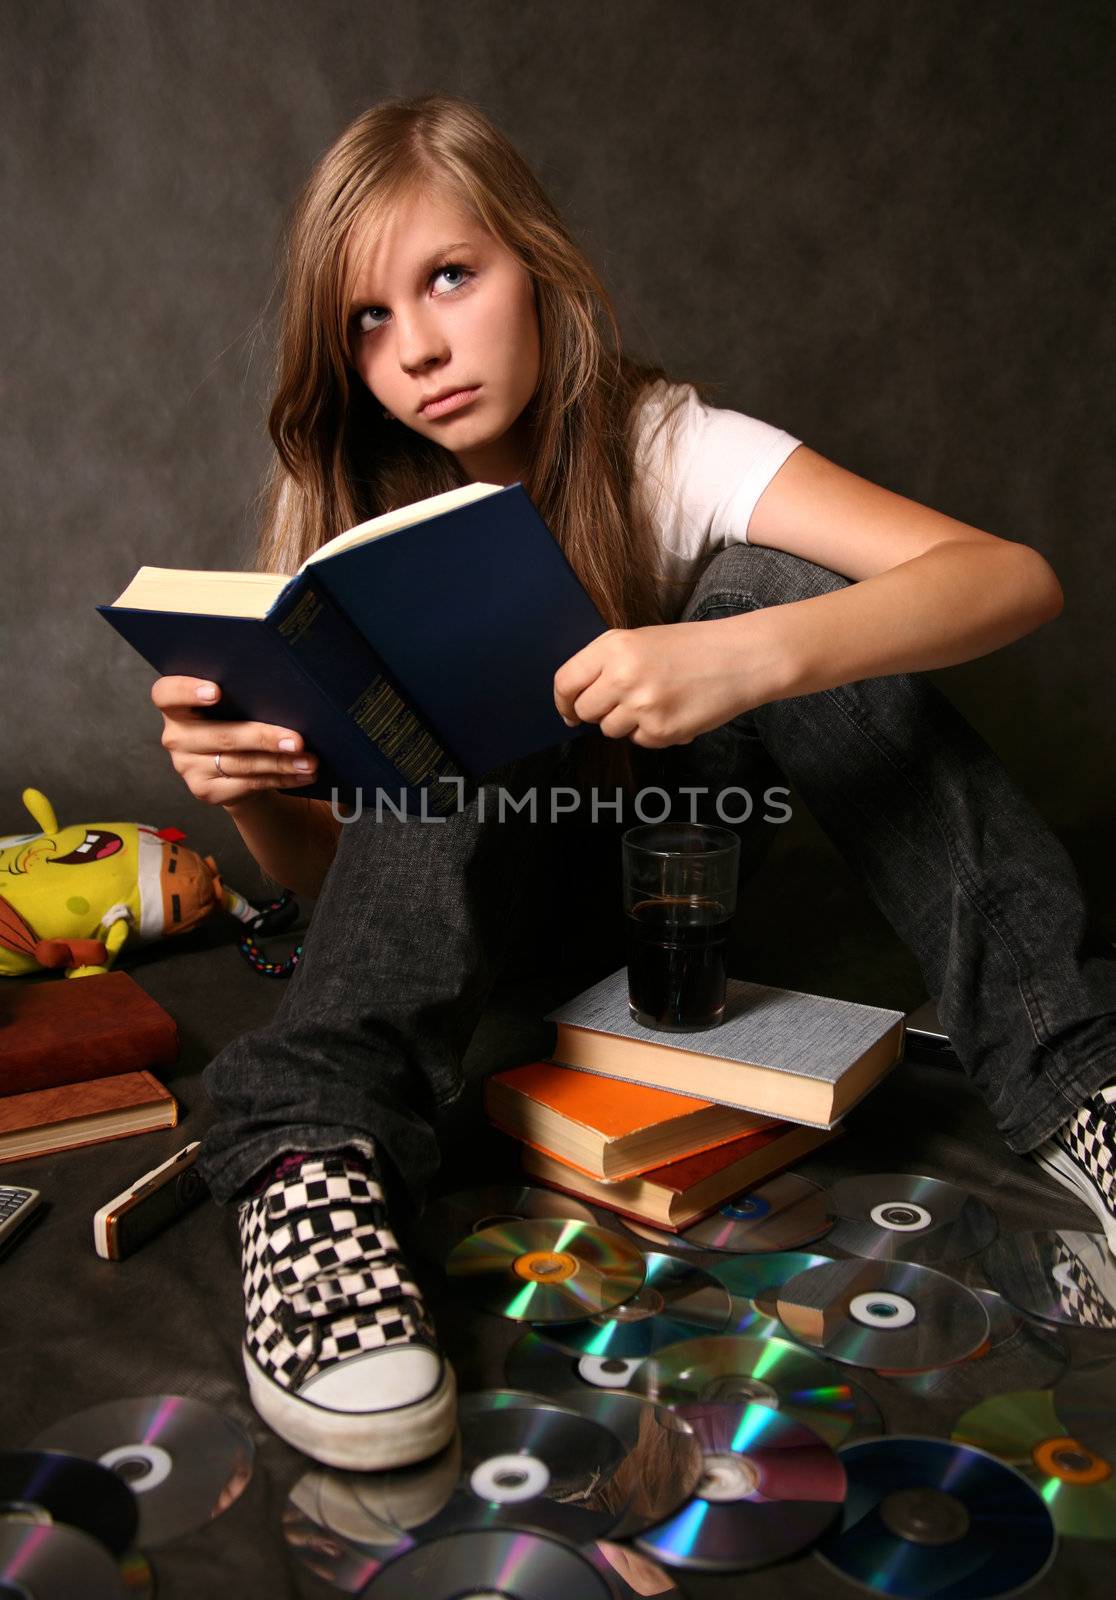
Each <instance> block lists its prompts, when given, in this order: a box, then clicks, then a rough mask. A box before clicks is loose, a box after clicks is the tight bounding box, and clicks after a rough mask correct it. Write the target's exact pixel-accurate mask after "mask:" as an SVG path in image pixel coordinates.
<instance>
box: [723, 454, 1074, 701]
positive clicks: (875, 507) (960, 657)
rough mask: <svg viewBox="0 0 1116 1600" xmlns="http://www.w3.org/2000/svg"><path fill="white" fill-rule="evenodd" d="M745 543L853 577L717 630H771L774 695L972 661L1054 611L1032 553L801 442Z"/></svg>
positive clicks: (1049, 586)
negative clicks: (779, 668)
mask: <svg viewBox="0 0 1116 1600" xmlns="http://www.w3.org/2000/svg"><path fill="white" fill-rule="evenodd" d="M748 539H749V542H750V543H752V544H763V545H768V546H771V547H772V548H774V549H780V550H787V551H790V553H791V554H792V555H799V556H803V557H804V558H805V559H806V560H809V561H814V562H817V563H819V564H820V565H822V566H825V567H829V568H830V569H831V570H832V571H834V572H840V573H843V574H844V575H845V576H846V577H849V578H852V579H853V580H854V582H853V583H852V584H851V585H850V586H849V587H848V588H846V589H841V590H838V591H836V592H834V593H830V594H824V595H817V596H815V597H813V598H812V599H809V600H797V601H794V602H793V603H791V604H789V605H784V606H778V607H774V608H771V609H769V610H766V611H763V612H756V613H749V614H745V615H743V616H739V617H730V618H725V619H723V621H722V622H721V623H720V624H719V626H721V627H722V628H723V629H724V631H725V633H726V634H729V633H736V634H737V635H739V636H740V637H741V638H743V637H744V636H745V635H753V636H754V635H755V633H756V631H757V629H759V630H764V631H766V632H767V633H769V635H770V641H771V644H772V646H773V649H774V652H775V653H776V654H778V655H781V656H782V658H783V660H784V662H785V663H786V664H787V668H788V678H787V682H786V683H785V685H784V687H783V691H782V693H780V694H778V695H775V696H773V698H780V699H781V698H785V697H786V696H789V695H795V694H811V693H813V692H815V691H816V690H819V689H829V688H833V687H834V686H835V685H837V684H842V683H852V682H855V681H856V680H857V679H858V678H869V677H877V676H883V675H885V674H887V673H892V672H924V671H927V670H930V669H932V668H935V667H948V666H953V665H954V664H955V663H957V662H961V661H971V660H972V659H973V658H974V657H976V656H982V655H987V654H988V653H989V652H991V651H993V650H999V649H1001V648H1002V647H1003V646H1004V645H1006V644H1011V643H1012V642H1013V641H1014V640H1016V639H1019V638H1022V637H1023V635H1024V634H1027V633H1031V632H1033V631H1034V630H1035V629H1036V628H1039V627H1041V626H1042V624H1043V623H1045V622H1049V621H1050V620H1051V619H1052V618H1054V617H1056V616H1057V615H1058V614H1059V612H1060V611H1061V608H1062V590H1061V585H1060V584H1059V583H1058V580H1057V578H1056V577H1055V575H1054V573H1053V571H1052V569H1051V568H1050V566H1049V564H1048V562H1047V561H1046V560H1045V559H1044V557H1043V556H1041V555H1040V554H1039V552H1038V551H1037V550H1034V549H1032V548H1031V547H1030V546H1029V545H1025V544H1019V543H1015V542H1013V541H1011V540H1007V539H1000V538H998V537H997V536H996V535H994V534H991V533H985V532H984V531H983V530H982V529H980V528H974V527H971V526H970V525H969V524H967V523H963V522H958V521H957V520H956V519H955V518H953V517H948V516H946V515H944V513H942V512H940V511H934V510H932V509H931V508H930V507H929V506H923V505H919V504H918V503H917V502H916V501H913V500H908V499H906V498H905V497H904V496H903V495H898V494H893V493H892V492H891V491H890V490H888V489H884V488H881V487H880V486H879V485H877V484H873V483H869V482H867V480H865V479H863V478H858V477H857V476H856V475H855V474H854V473H851V472H847V471H846V470H845V469H844V468H843V467H838V466H836V465H835V464H834V463H833V462H831V461H827V460H826V459H825V458H824V457H823V456H819V455H817V454H815V452H814V451H812V450H810V449H808V448H807V447H806V446H805V445H803V446H800V447H799V449H798V450H796V451H795V452H794V453H793V455H791V456H790V457H789V458H788V460H787V461H786V463H785V464H784V466H783V467H782V468H781V469H780V471H779V472H778V473H776V475H775V477H774V478H773V479H772V481H771V483H770V484H769V486H768V488H767V489H766V490H765V491H764V493H763V494H762V495H761V496H760V499H759V502H758V504H757V506H756V509H755V512H754V513H753V516H752V521H751V524H750V526H749V531H748Z"/></svg>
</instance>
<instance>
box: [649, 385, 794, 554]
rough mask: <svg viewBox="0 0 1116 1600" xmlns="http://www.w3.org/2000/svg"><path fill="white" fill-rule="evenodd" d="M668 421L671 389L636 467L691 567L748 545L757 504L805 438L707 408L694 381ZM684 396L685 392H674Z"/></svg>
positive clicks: (656, 408)
mask: <svg viewBox="0 0 1116 1600" xmlns="http://www.w3.org/2000/svg"><path fill="white" fill-rule="evenodd" d="M683 387H684V388H685V391H686V393H685V398H684V399H683V400H682V401H681V403H680V404H679V406H678V409H677V411H675V412H673V413H672V414H670V415H668V416H667V419H666V422H665V425H662V426H656V425H657V424H658V423H660V422H661V419H662V416H663V412H664V410H667V409H669V408H668V407H667V404H666V402H667V393H666V391H665V390H663V389H662V388H661V387H660V389H659V390H658V391H657V392H656V393H655V394H654V395H653V396H652V397H650V398H649V400H648V402H647V406H646V410H645V415H644V427H643V431H642V434H641V439H640V445H639V446H638V447H637V450H636V457H635V461H636V472H637V475H638V476H639V477H640V479H641V481H642V484H643V488H644V491H645V493H646V494H647V495H648V496H649V500H648V504H649V507H650V511H651V519H652V522H653V524H654V525H655V529H656V532H657V534H658V536H659V538H660V540H661V542H662V544H663V546H664V547H665V549H666V551H667V552H668V554H669V555H670V556H672V557H673V558H674V560H673V563H672V565H673V566H674V567H676V568H678V567H680V566H684V567H689V566H690V565H691V564H693V563H695V562H701V561H703V560H705V559H706V558H707V557H709V556H711V555H712V554H713V553H714V552H715V551H717V550H723V549H724V548H725V547H726V546H727V545H730V544H746V543H747V540H748V524H749V523H750V521H751V519H752V512H753V511H754V510H755V508H756V502H757V501H758V500H759V497H760V495H761V494H762V493H763V491H764V490H765V489H766V488H767V486H768V484H769V483H770V482H771V480H772V478H773V477H774V476H775V474H776V473H777V472H778V470H779V468H780V467H781V466H782V465H783V462H784V461H786V459H787V457H788V456H789V455H790V454H791V452H792V451H793V450H795V449H797V447H798V446H799V444H801V442H802V441H801V440H800V439H797V438H795V437H794V435H793V434H790V433H787V432H785V431H784V429H782V428H777V427H774V426H772V424H771V423H768V422H761V421H760V420H759V418H758V417H749V416H746V415H745V414H744V413H743V412H742V411H731V410H727V409H721V408H719V407H716V406H710V405H707V404H706V403H705V402H704V401H703V400H701V399H699V397H698V395H697V391H696V390H695V389H694V388H693V386H692V385H691V384H686V385H684V386H683ZM674 398H677V396H674Z"/></svg>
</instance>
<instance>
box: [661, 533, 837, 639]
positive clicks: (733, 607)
mask: <svg viewBox="0 0 1116 1600" xmlns="http://www.w3.org/2000/svg"><path fill="white" fill-rule="evenodd" d="M851 582H852V579H850V578H846V577H843V576H842V574H841V573H839V572H831V571H830V570H829V568H828V567H822V566H819V565H818V564H817V563H816V562H814V561H807V560H806V559H805V558H804V557H803V556H795V555H791V553H790V551H789V550H772V549H769V548H768V546H767V545H760V544H730V545H728V546H727V547H726V548H725V549H724V550H718V552H717V553H716V555H714V556H712V557H710V559H709V560H708V561H707V562H706V564H705V566H704V567H703V568H702V570H701V573H700V575H699V577H698V580H697V582H696V584H695V585H694V588H693V590H692V592H691V594H690V597H689V599H688V600H687V601H686V604H685V607H684V608H683V611H682V615H681V617H680V618H679V620H680V621H681V622H703V621H705V620H706V619H707V618H709V617H711V616H714V615H732V614H733V613H735V612H739V611H756V610H758V609H759V608H760V607H761V606H772V605H785V604H786V603H787V602H788V601H790V600H808V599H810V598H811V597H812V596H814V595H819V594H830V593H832V592H833V591H834V590H835V589H844V588H847V587H848V585H849V584H850V583H851Z"/></svg>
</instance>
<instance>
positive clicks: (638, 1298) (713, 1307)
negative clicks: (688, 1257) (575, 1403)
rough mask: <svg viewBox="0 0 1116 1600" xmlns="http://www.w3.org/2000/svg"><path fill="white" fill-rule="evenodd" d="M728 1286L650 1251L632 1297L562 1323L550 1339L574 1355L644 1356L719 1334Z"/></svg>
mask: <svg viewBox="0 0 1116 1600" xmlns="http://www.w3.org/2000/svg"><path fill="white" fill-rule="evenodd" d="M731 1309H732V1301H731V1298H730V1296H729V1292H728V1290H727V1289H726V1288H725V1287H724V1286H723V1284H720V1283H718V1282H717V1280H716V1278H714V1277H711V1276H710V1274H709V1273H708V1272H705V1271H703V1270H702V1269H701V1268H700V1267H697V1266H692V1265H691V1264H690V1263H689V1262H688V1261H682V1260H680V1259H679V1258H678V1257H677V1256H666V1255H659V1254H658V1253H657V1252H655V1251H648V1252H647V1253H646V1255H645V1257H644V1279H643V1287H642V1288H641V1289H640V1291H639V1293H638V1294H637V1295H635V1296H634V1297H633V1298H632V1299H631V1300H626V1301H624V1303H623V1304H622V1305H618V1306H614V1307H613V1308H612V1310H611V1311H606V1312H604V1313H603V1314H602V1315H600V1316H596V1317H587V1318H586V1319H585V1320H584V1321H583V1322H558V1323H554V1324H553V1325H549V1324H548V1327H547V1338H548V1339H550V1340H551V1341H552V1342H553V1343H554V1344H557V1345H561V1347H562V1348H563V1349H564V1350H569V1351H570V1352H571V1353H572V1354H575V1355H588V1356H595V1357H598V1358H606V1357H609V1356H620V1357H622V1358H625V1359H627V1358H630V1357H632V1356H636V1357H638V1356H645V1355H648V1354H650V1352H651V1351H652V1350H657V1349H659V1348H660V1347H661V1346H662V1345H664V1344H674V1343H675V1341H676V1340H678V1339H696V1338H699V1337H701V1336H702V1335H705V1334H709V1333H720V1332H721V1330H722V1329H723V1328H724V1327H725V1325H726V1324H727V1322H728V1320H729V1313H730V1311H731Z"/></svg>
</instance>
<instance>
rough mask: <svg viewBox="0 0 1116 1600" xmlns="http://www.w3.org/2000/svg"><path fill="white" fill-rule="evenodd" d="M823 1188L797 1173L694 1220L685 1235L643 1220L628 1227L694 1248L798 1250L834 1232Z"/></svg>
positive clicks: (771, 1181) (770, 1181) (736, 1251)
mask: <svg viewBox="0 0 1116 1600" xmlns="http://www.w3.org/2000/svg"><path fill="white" fill-rule="evenodd" d="M829 1226H830V1216H829V1210H828V1202H827V1197H826V1192H825V1190H824V1189H821V1188H819V1187H818V1185H817V1184H816V1183H811V1182H810V1181H809V1179H807V1178H802V1177H800V1176H799V1175H798V1173H797V1172H781V1173H780V1174H779V1176H778V1177H777V1178H769V1179H768V1180H767V1182H766V1183H761V1184H759V1185H757V1187H756V1188H754V1189H749V1190H748V1192H747V1193H746V1194H738V1195H737V1196H736V1197H735V1198H734V1199H732V1200H726V1202H725V1203H724V1205H723V1206H722V1207H721V1208H720V1210H719V1211H714V1213H713V1215H712V1216H710V1217H702V1218H701V1220H700V1221H699V1222H694V1223H691V1225H690V1226H689V1227H688V1228H685V1229H683V1231H682V1232H681V1233H678V1234H669V1233H662V1232H660V1231H659V1230H658V1229H655V1228H648V1227H646V1226H645V1225H644V1224H643V1223H637V1222H629V1223H628V1227H629V1228H630V1229H631V1231H632V1232H633V1233H635V1234H638V1235H639V1237H640V1238H644V1239H649V1240H650V1241H651V1242H652V1243H654V1244H660V1245H676V1246H677V1245H681V1246H684V1247H685V1248H687V1249H690V1250H724V1251H726V1252H727V1253H728V1254H729V1255H734V1254H744V1253H748V1252H750V1253H753V1254H755V1253H758V1252H759V1251H764V1250H795V1249H797V1248H798V1246H799V1245H801V1244H809V1243H810V1242H811V1241H812V1240H814V1239H820V1238H821V1236H822V1234H824V1233H827V1232H828V1231H829Z"/></svg>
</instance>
